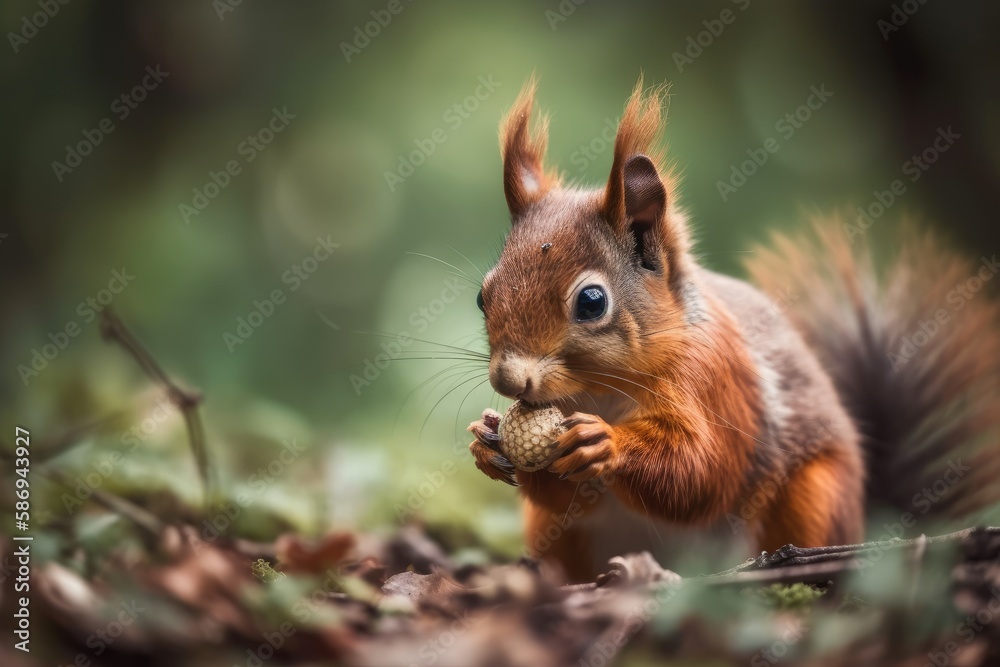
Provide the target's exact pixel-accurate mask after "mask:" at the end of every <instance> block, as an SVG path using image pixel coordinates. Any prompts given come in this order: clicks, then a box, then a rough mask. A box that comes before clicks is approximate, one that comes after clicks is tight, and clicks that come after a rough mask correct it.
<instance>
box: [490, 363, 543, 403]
mask: <svg viewBox="0 0 1000 667" xmlns="http://www.w3.org/2000/svg"><path fill="white" fill-rule="evenodd" d="M535 366H536V364H535V362H534V360H531V359H527V358H525V357H521V356H518V355H511V354H507V355H504V356H503V357H501V358H499V359H498V360H497V361H495V362H494V363H491V364H490V384H492V385H493V388H494V389H496V390H497V392H498V393H501V394H503V395H504V396H506V397H507V398H517V399H526V398H528V397H529V396H530V395H531V389H532V387H533V386H535V385H537V382H536V381H535V378H534V373H535Z"/></svg>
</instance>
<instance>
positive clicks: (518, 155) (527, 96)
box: [500, 75, 558, 222]
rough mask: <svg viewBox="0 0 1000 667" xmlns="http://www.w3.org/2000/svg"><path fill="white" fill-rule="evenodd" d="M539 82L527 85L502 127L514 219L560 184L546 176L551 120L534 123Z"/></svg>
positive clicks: (505, 171) (505, 179)
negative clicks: (536, 89) (533, 110)
mask: <svg viewBox="0 0 1000 667" xmlns="http://www.w3.org/2000/svg"><path fill="white" fill-rule="evenodd" d="M536 86H537V81H536V80H535V77H534V75H532V77H531V78H530V79H528V82H527V83H526V84H524V88H522V89H521V93H520V94H519V95H518V96H517V100H516V101H515V102H514V106H513V107H511V109H510V111H509V112H507V116H506V117H505V118H504V120H503V122H502V123H501V124H500V155H501V157H502V158H503V192H504V195H505V196H506V198H507V207H508V208H509V209H510V215H511V219H512V220H514V221H515V222H516V221H517V218H518V217H519V216H520V215H521V214H523V213H524V211H525V210H526V209H527V208H528V207H529V206H530V205H531V204H533V203H534V202H535V201H537V200H538V199H539V198H541V196H542V195H544V194H545V192H546V191H548V190H549V188H551V187H552V186H553V185H555V184H556V183H557V182H558V178H557V177H556V176H555V175H553V174H547V173H545V167H544V165H543V160H544V158H545V148H546V145H547V143H548V119H547V118H545V117H542V118H539V119H538V120H537V121H536V122H535V123H532V121H531V111H532V108H533V107H534V102H535V88H536Z"/></svg>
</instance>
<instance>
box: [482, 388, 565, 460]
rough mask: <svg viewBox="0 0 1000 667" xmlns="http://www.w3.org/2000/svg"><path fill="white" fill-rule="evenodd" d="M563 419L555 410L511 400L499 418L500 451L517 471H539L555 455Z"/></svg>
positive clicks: (560, 413)
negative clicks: (511, 402) (510, 403)
mask: <svg viewBox="0 0 1000 667" xmlns="http://www.w3.org/2000/svg"><path fill="white" fill-rule="evenodd" d="M564 419H565V417H563V413H562V412H560V411H559V409H558V408H554V407H551V406H549V407H539V406H535V405H530V404H528V403H525V402H523V401H515V402H514V403H513V404H512V405H511V406H510V407H509V408H507V412H505V413H504V415H503V417H502V418H501V419H500V428H499V429H498V432H499V434H500V451H501V452H503V455H504V456H506V457H507V459H508V460H509V461H510V462H511V463H513V464H514V467H515V468H517V469H518V470H523V471H525V472H534V471H536V470H541V469H542V468H545V467H547V466H548V465H549V464H550V463H552V462H553V461H555V460H556V458H557V456H558V453H557V451H556V449H557V447H558V441H557V439H558V438H559V436H560V435H562V434H563V433H564V432H565V431H566V429H565V428H564V427H563V425H562V423H563V420H564Z"/></svg>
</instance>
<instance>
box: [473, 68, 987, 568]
mask: <svg viewBox="0 0 1000 667" xmlns="http://www.w3.org/2000/svg"><path fill="white" fill-rule="evenodd" d="M535 91H536V81H535V78H534V77H532V78H531V79H530V80H529V81H528V83H527V84H526V85H525V87H524V88H523V90H522V91H521V93H520V95H519V96H518V97H517V99H516V101H515V103H514V105H513V107H512V108H511V110H510V111H509V112H508V113H507V115H506V117H505V119H504V120H503V121H502V123H501V126H500V147H501V156H502V162H503V190H504V195H505V198H506V203H507V206H508V208H509V211H510V217H511V223H512V225H511V229H510V232H509V234H508V236H507V238H506V240H505V242H504V245H503V249H502V252H501V254H500V257H499V260H498V261H497V263H496V265H495V266H494V267H493V268H492V269H491V270H490V271H488V272H487V273H486V274H485V276H484V279H483V282H482V290H481V291H480V293H479V295H478V298H477V303H478V305H479V308H480V309H481V310H482V312H483V315H484V319H485V327H486V334H487V338H488V343H489V379H490V382H491V384H492V386H493V388H494V389H495V390H496V391H497V392H498V393H500V394H502V395H504V396H506V397H509V398H512V399H519V400H521V401H524V402H527V403H529V404H533V405H554V406H557V407H559V408H560V409H561V410H562V411H563V414H564V415H568V416H567V418H566V420H565V422H564V423H563V426H564V427H565V428H566V431H565V432H564V433H563V435H561V436H560V437H559V439H558V450H559V458H557V459H556V460H555V462H554V463H552V464H551V465H549V466H548V468H547V469H545V470H541V471H537V472H530V473H528V472H522V471H520V470H515V469H514V467H513V466H512V465H511V464H510V462H509V461H508V460H507V459H506V458H504V457H503V455H502V454H501V453H500V449H499V447H498V437H499V436H498V435H497V425H498V422H499V418H500V416H499V414H497V413H496V412H494V411H492V410H487V411H485V412H484V413H483V417H482V419H480V420H477V421H475V422H473V423H472V424H471V425H470V426H469V431H471V432H472V433H473V434H474V436H475V440H474V441H473V442H472V444H471V445H470V450H471V452H472V455H473V457H474V460H475V465H476V466H477V468H479V470H481V471H482V472H483V473H485V474H486V475H487V476H489V477H490V478H492V479H494V480H500V481H503V482H506V483H508V484H512V485H515V486H518V487H519V489H520V492H521V495H522V497H523V504H524V530H525V543H526V545H527V548H528V552H529V554H530V555H534V556H537V557H540V558H543V559H546V560H550V561H553V562H555V563H557V564H558V565H559V566H561V568H562V570H563V571H564V572H565V574H566V575H567V576H568V577H569V578H571V579H575V580H580V581H582V580H587V579H588V578H591V577H592V576H593V575H594V574H595V573H596V572H597V571H599V570H597V569H596V568H599V567H600V566H601V565H602V564H603V562H605V561H601V560H600V559H599V558H598V557H597V556H596V555H595V554H596V553H597V552H598V551H600V550H601V549H602V548H603V549H604V550H605V551H607V550H609V549H610V550H611V552H610V553H611V555H616V554H618V553H621V551H620V549H621V548H624V547H623V545H622V543H620V542H618V541H617V538H615V537H613V531H612V532H610V533H609V532H607V530H605V529H607V528H608V526H607V524H608V523H612V524H613V523H615V522H617V521H618V520H619V519H614V518H612V519H609V520H607V521H605V525H604V527H603V528H602V527H601V526H599V525H598V524H597V523H595V522H593V521H588V517H589V515H596V514H599V513H600V511H599V510H598V509H597V508H599V507H601V506H602V505H605V504H608V503H613V502H614V503H617V504H618V505H620V506H622V507H624V512H625V513H627V514H631V515H632V516H633V518H635V517H638V518H640V519H642V518H646V519H656V520H658V521H663V522H666V523H668V524H672V525H677V526H687V527H695V528H698V527H705V526H713V525H715V526H718V525H722V526H726V524H728V526H729V527H730V528H731V529H732V530H733V531H737V530H739V531H742V532H743V534H744V535H745V539H746V540H747V541H748V542H749V546H750V548H752V549H755V550H757V552H759V550H768V551H773V550H776V549H778V548H780V547H782V546H783V545H795V546H798V547H816V546H824V545H835V544H851V543H857V542H860V541H861V540H862V539H863V537H864V535H865V530H866V511H869V510H870V508H872V507H874V506H884V507H894V508H897V509H902V510H909V516H910V517H911V518H912V519H913V521H912V522H910V523H909V524H907V522H906V521H903V523H904V524H906V525H912V524H913V523H915V522H916V519H917V518H920V517H921V514H920V511H919V510H918V509H917V508H915V506H914V504H915V503H918V500H917V498H918V496H919V494H920V493H921V490H923V491H925V492H926V491H929V490H932V491H931V493H933V494H934V495H933V496H931V497H930V498H933V502H934V509H935V514H936V515H942V514H953V515H954V516H964V517H968V516H970V515H972V514H974V512H976V511H982V510H984V508H987V507H988V506H989V505H990V503H992V502H994V501H995V500H997V497H998V495H1000V494H998V492H997V490H996V487H997V485H996V484H995V483H994V480H995V477H996V472H997V463H998V462H1000V456H996V454H997V453H998V452H997V448H998V445H997V442H998V440H997V426H998V424H1000V402H998V392H997V381H998V378H1000V373H998V372H997V371H998V370H1000V369H998V360H1000V354H998V352H1000V342H998V336H997V326H996V325H997V323H998V321H1000V318H998V305H997V302H996V300H994V299H993V298H991V297H990V296H989V295H987V294H980V295H978V296H976V295H968V296H969V297H970V298H967V299H964V300H963V303H961V304H958V306H957V307H956V301H957V299H956V297H955V288H956V286H959V285H964V284H966V282H968V281H969V280H970V279H975V278H976V277H977V276H978V279H979V280H980V281H986V280H988V278H989V277H988V276H987V273H990V272H992V273H995V272H996V270H997V264H996V260H995V258H994V259H992V260H991V259H988V258H984V260H983V264H982V266H980V267H976V266H974V265H973V264H971V263H969V262H967V261H965V260H963V259H961V258H960V257H959V256H957V255H956V254H955V253H951V252H948V251H947V250H944V249H942V246H941V244H940V243H939V242H938V241H936V240H935V238H934V237H933V236H931V235H929V234H928V233H925V232H919V231H917V230H915V229H912V228H909V227H907V228H906V229H904V230H903V236H902V240H901V241H900V242H899V243H898V244H897V248H898V249H899V254H898V257H897V258H896V259H895V260H894V262H893V263H892V264H891V265H889V267H888V269H887V270H885V271H882V272H878V271H876V270H875V269H874V268H873V266H874V264H873V262H872V261H871V251H869V250H865V248H867V244H866V243H856V241H857V239H856V238H854V236H853V235H852V231H851V230H852V229H854V231H855V232H857V229H856V228H852V227H851V225H850V224H849V223H847V222H845V221H844V219H843V218H841V219H840V220H838V219H837V218H836V217H834V218H831V219H828V220H825V221H822V220H821V221H818V222H816V223H815V224H814V225H813V226H812V227H811V228H809V231H807V232H805V233H802V234H798V235H795V236H783V235H775V239H774V243H773V244H772V246H771V247H760V248H758V249H757V251H756V252H755V253H754V255H753V257H754V258H753V259H752V260H751V261H750V262H749V265H748V272H749V275H750V276H751V278H752V280H753V282H754V283H755V284H756V286H752V285H751V284H750V283H748V282H744V281H742V280H738V279H736V278H733V277H728V276H724V275H720V274H717V273H714V272H712V271H710V270H708V269H706V268H704V267H702V266H700V265H699V263H698V261H697V259H696V256H695V254H694V252H693V249H692V240H691V233H690V231H689V227H688V224H687V221H686V215H685V213H684V211H683V210H682V209H681V208H680V207H679V206H678V204H677V199H676V195H677V193H676V183H677V177H676V175H675V174H674V173H673V172H671V171H670V170H668V169H666V168H665V167H664V163H663V154H662V149H661V148H659V144H660V139H661V135H662V127H661V126H662V116H663V106H664V100H665V98H666V88H665V87H664V86H659V87H655V88H652V89H649V90H647V89H645V88H644V85H643V80H642V78H641V77H640V79H639V81H638V83H637V84H636V86H635V88H634V90H633V93H632V95H631V97H630V98H629V100H628V102H627V104H626V106H625V109H624V113H623V115H622V116H621V119H620V121H619V126H618V130H617V134H616V137H615V141H614V152H613V158H612V166H611V173H610V176H609V178H608V181H607V184H606V185H605V186H604V187H603V188H599V189H581V188H579V187H572V186H566V185H564V184H563V183H562V181H561V178H560V176H559V174H558V173H557V172H556V171H554V170H551V169H548V168H547V167H546V166H545V165H544V155H545V150H546V144H547V127H548V123H547V119H546V118H545V117H544V116H543V117H541V118H533V116H532V110H533V106H534V97H535ZM991 262H992V263H991ZM992 273H991V274H990V276H991V275H992ZM782 293H784V294H790V295H792V296H791V297H789V298H786V299H785V300H784V302H783V303H780V304H779V303H777V302H775V301H774V300H773V299H772V298H771V297H769V296H767V294H771V295H774V294H782ZM958 298H959V299H960V298H961V297H958ZM936 312H937V313H938V315H935V313H936ZM942 312H944V313H950V315H949V317H950V321H945V322H941V321H939V320H935V317H940V313H942ZM927 322H931V323H932V324H933V323H935V322H937V325H936V329H933V331H931V328H932V327H930V328H928V327H925V328H924V329H922V328H921V327H922V325H926V323H927ZM920 332H923V333H920ZM914 341H916V343H919V344H920V346H919V348H916V347H915V346H916V343H915V342H914ZM908 344H909V347H907V345H908ZM949 465H950V466H951V467H950V468H949ZM955 477H959V478H960V479H959V480H958V481H957V482H954V481H953V478H955ZM940 480H946V483H947V484H949V485H953V488H952V487H951V486H949V488H948V489H947V491H946V492H941V491H940V487H941V484H939V483H938V482H939V481H940ZM584 498H586V499H587V500H586V501H584V500H583V499H584ZM924 499H925V502H926V503H930V502H931V500H930V499H929V498H928V497H926V495H925V497H924ZM591 501H592V502H591ZM897 516H904V517H905V516H906V515H905V514H904V515H897ZM612 528H613V526H612ZM602 530H604V531H605V532H604V533H602ZM609 535H610V537H609ZM616 549H619V550H618V551H616Z"/></svg>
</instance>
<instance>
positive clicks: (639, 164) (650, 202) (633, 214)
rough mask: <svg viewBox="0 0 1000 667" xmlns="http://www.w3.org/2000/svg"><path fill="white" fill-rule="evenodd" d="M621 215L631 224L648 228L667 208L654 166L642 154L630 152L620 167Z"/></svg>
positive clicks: (660, 181)
mask: <svg viewBox="0 0 1000 667" xmlns="http://www.w3.org/2000/svg"><path fill="white" fill-rule="evenodd" d="M622 185H623V189H624V191H625V217H626V218H628V219H630V220H631V221H632V225H633V226H635V225H640V226H645V227H651V226H653V225H655V224H657V223H658V222H659V221H660V218H661V216H662V215H663V212H664V211H665V210H666V208H667V189H666V188H665V187H664V186H663V181H662V180H660V174H659V172H658V171H657V170H656V165H654V164H653V161H652V160H651V159H649V157H647V156H645V155H633V156H632V157H630V158H629V159H628V161H627V162H625V166H624V168H623V169H622Z"/></svg>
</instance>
